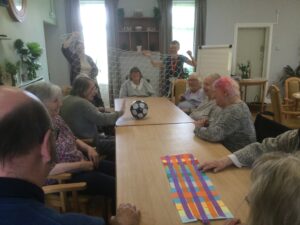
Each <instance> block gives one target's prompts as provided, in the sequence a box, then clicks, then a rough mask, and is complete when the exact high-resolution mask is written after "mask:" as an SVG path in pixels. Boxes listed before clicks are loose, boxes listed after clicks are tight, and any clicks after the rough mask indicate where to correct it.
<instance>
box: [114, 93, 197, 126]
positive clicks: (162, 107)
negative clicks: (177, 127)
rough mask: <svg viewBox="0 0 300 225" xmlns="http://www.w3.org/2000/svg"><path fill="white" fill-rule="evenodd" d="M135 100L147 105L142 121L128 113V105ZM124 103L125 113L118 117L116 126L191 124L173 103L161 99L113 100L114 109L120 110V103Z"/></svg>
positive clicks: (187, 117) (191, 120)
mask: <svg viewBox="0 0 300 225" xmlns="http://www.w3.org/2000/svg"><path fill="white" fill-rule="evenodd" d="M135 100H143V101H145V102H146V103H147V105H148V107H149V110H148V115H147V116H146V117H145V118H144V119H142V120H136V119H134V118H133V117H132V115H131V113H130V105H131V103H132V102H133V101H135ZM123 101H125V102H126V103H125V104H126V106H125V113H124V115H123V116H122V117H120V118H119V119H118V120H117V122H116V125H117V126H142V125H157V124H176V123H192V122H193V119H191V118H190V117H189V116H188V115H186V114H185V113H184V112H183V111H182V110H180V109H179V108H178V107H177V106H175V105H174V103H172V102H170V101H169V100H168V99H167V98H163V97H146V98H145V97H144V98H143V97H133V98H132V97H131V98H124V99H120V98H118V99H115V109H116V110H119V109H120V108H121V105H122V102H123Z"/></svg>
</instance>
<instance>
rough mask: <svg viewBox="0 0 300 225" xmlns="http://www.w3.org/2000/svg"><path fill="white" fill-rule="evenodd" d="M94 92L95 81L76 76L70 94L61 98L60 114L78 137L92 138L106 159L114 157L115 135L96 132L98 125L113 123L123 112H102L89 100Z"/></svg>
mask: <svg viewBox="0 0 300 225" xmlns="http://www.w3.org/2000/svg"><path fill="white" fill-rule="evenodd" d="M95 94H96V86H95V82H94V81H93V80H92V79H91V78H88V77H78V78H76V79H75V80H74V83H73V87H72V90H71V92H70V95H68V96H66V97H65V98H64V99H63V105H62V107H61V111H60V115H61V116H62V118H63V119H64V120H65V121H66V123H67V124H68V125H69V127H70V128H71V130H72V131H73V133H74V134H75V136H76V137H78V138H83V139H93V142H94V144H95V145H96V146H98V147H99V148H97V149H99V150H100V153H101V154H104V155H107V156H108V159H111V160H114V158H115V137H113V136H104V135H102V134H101V135H99V134H98V126H99V127H102V126H109V125H115V123H116V121H117V119H118V118H119V117H120V116H121V115H122V114H123V113H124V108H125V105H124V104H123V105H122V108H121V111H119V112H111V113H102V112H100V111H99V110H98V108H97V107H95V106H94V105H93V104H92V103H91V101H92V100H93V97H94V95H95Z"/></svg>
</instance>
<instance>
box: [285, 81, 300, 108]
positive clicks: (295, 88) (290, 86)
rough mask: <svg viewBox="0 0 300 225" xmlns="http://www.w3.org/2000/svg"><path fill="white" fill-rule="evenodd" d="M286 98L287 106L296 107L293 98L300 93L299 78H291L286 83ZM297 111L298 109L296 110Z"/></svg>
mask: <svg viewBox="0 0 300 225" xmlns="http://www.w3.org/2000/svg"><path fill="white" fill-rule="evenodd" d="M284 89H285V96H284V102H285V104H290V105H291V107H293V106H296V105H297V104H296V102H295V99H294V98H293V94H294V93H296V92H300V78H298V77H290V78H288V79H286V80H285V82H284ZM295 110H297V108H295Z"/></svg>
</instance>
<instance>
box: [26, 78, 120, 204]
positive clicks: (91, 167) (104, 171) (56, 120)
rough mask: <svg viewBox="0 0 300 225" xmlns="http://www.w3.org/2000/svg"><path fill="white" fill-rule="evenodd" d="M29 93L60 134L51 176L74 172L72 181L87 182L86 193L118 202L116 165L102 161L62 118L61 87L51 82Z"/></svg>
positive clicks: (29, 88)
mask: <svg viewBox="0 0 300 225" xmlns="http://www.w3.org/2000/svg"><path fill="white" fill-rule="evenodd" d="M26 90H27V91H29V92H31V93H33V94H34V95H35V96H37V97H38V98H39V99H40V100H41V101H42V102H43V104H44V105H45V106H46V108H47V110H48V112H49V114H50V116H51V120H52V123H53V127H54V129H55V131H56V134H57V136H56V142H55V146H56V149H55V150H56V155H57V164H56V165H55V166H54V168H53V169H52V170H51V171H50V174H59V173H64V172H69V173H72V178H71V179H70V180H69V181H70V182H86V183H87V188H86V190H85V191H84V192H85V193H87V194H91V195H105V196H108V197H111V198H112V199H115V185H116V182H115V164H114V163H113V162H111V161H106V160H99V155H98V153H97V152H96V151H95V149H94V148H93V147H91V146H89V145H87V144H85V143H84V142H83V141H81V140H79V139H77V138H76V137H75V136H74V135H73V133H72V131H71V130H70V128H69V127H68V125H67V124H66V123H65V121H64V120H63V119H62V118H61V117H60V116H59V114H58V113H59V110H60V107H61V98H62V93H61V89H60V87H58V86H56V85H53V84H51V83H47V82H39V83H36V84H32V85H30V86H28V87H27V88H26Z"/></svg>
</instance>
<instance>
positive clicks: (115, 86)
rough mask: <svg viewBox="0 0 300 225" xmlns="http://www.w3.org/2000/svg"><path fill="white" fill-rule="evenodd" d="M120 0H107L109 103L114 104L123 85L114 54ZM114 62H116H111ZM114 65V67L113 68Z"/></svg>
mask: <svg viewBox="0 0 300 225" xmlns="http://www.w3.org/2000/svg"><path fill="white" fill-rule="evenodd" d="M118 2H119V1H118V0H105V7H106V15H107V27H106V30H107V57H108V84H109V103H110V106H111V107H112V106H113V105H114V98H116V97H118V96H119V93H118V90H120V86H121V83H120V82H121V77H120V74H119V73H118V72H117V71H119V70H118V69H117V68H116V66H117V67H118V66H119V65H118V63H115V62H118V57H117V55H116V54H114V49H116V48H117V40H118V36H117V35H118V32H117V29H118V22H117V21H118V18H117V15H118V12H117V11H118ZM111 62H114V63H111ZM112 66H113V68H112Z"/></svg>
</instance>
